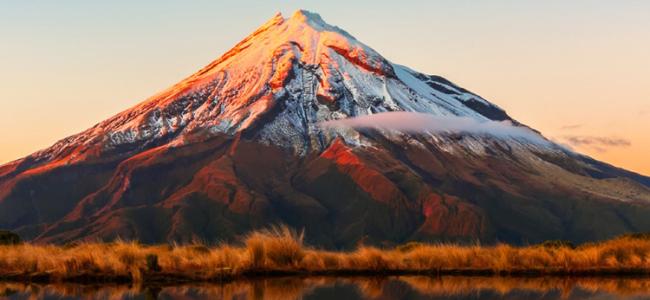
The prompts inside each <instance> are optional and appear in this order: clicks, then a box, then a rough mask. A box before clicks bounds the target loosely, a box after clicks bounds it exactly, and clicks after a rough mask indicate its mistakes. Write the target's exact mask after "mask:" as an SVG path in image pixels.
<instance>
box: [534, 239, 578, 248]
mask: <svg viewBox="0 0 650 300" xmlns="http://www.w3.org/2000/svg"><path fill="white" fill-rule="evenodd" d="M539 246H540V247H543V248H551V249H559V248H569V249H575V248H576V246H575V245H574V244H573V243H572V242H570V241H565V240H551V241H544V242H543V243H541V244H539Z"/></svg>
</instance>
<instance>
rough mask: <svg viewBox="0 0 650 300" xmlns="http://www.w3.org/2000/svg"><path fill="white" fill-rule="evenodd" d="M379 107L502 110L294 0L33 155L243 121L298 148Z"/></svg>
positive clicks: (154, 140)
mask: <svg viewBox="0 0 650 300" xmlns="http://www.w3.org/2000/svg"><path fill="white" fill-rule="evenodd" d="M387 111H411V112H419V113H425V114H432V115H436V116H462V117H470V118H476V119H478V120H490V119H491V120H498V121H501V120H506V119H508V120H509V117H508V116H507V115H506V114H505V113H504V112H503V111H502V110H501V109H499V108H498V107H496V106H494V105H492V104H490V103H489V102H487V101H486V100H484V99H482V98H481V97H479V96H477V95H475V94H473V93H471V92H468V91H466V90H464V89H462V88H460V87H457V86H455V85H454V84H452V83H451V82H449V81H447V80H445V79H444V78H441V77H438V76H429V75H424V74H421V73H418V72H415V71H413V70H411V69H408V68H406V67H403V66H399V65H395V64H392V63H390V62H389V61H388V60H386V59H385V58H384V57H382V56H381V55H380V54H379V53H377V52H376V51H374V50H373V49H372V48H370V47H368V46H367V45H365V44H363V43H361V42H359V41H358V40H357V39H355V38H354V37H353V36H352V35H350V34H349V33H347V32H346V31H344V30H342V29H340V28H338V27H336V26H332V25H329V24H327V23H326V22H325V21H324V20H323V19H322V18H321V17H320V16H319V15H318V14H316V13H311V12H308V11H304V10H298V11H296V12H295V13H294V14H293V15H292V16H291V17H290V18H287V19H285V18H284V17H283V16H282V15H281V14H276V15H275V16H274V17H272V18H271V19H270V20H269V21H267V22H266V23H265V24H263V25H262V26H261V27H259V28H258V29H257V30H255V31H254V32H253V33H252V34H251V35H249V36H248V37H246V38H245V39H244V40H242V41H241V42H240V43H238V44H237V45H235V46H234V47H233V48H232V49H231V50H229V51H228V52H226V53H225V54H223V55H222V56H221V57H220V58H218V59H217V60H215V61H214V62H212V63H210V64H209V65H207V66H206V67H204V68H203V69H201V70H200V71H198V72H197V73H195V74H193V75H192V76H190V77H188V78H187V79H185V80H183V81H181V82H180V83H178V84H176V85H174V86H172V87H171V88H169V89H168V90H166V91H164V92H162V93H159V94H157V95H156V96H154V97H151V98H150V99H148V100H146V101H145V102H143V103H141V104H139V105H137V106H135V107H133V108H131V109H128V110H126V111H124V112H122V113H120V114H118V115H116V116H114V117H112V118H110V119H108V120H106V121H104V122H102V123H100V124H98V125H96V126H95V127H93V128H91V129H89V130H87V131H85V132H83V133H80V134H78V135H75V136H72V137H69V138H67V139H65V140H62V141H60V142H59V143H57V144H56V145H55V146H53V147H51V148H49V149H46V150H44V151H42V152H40V153H38V154H37V156H40V157H41V159H47V160H51V159H54V158H59V159H63V158H65V159H68V160H71V159H83V157H84V156H86V155H88V153H97V152H98V151H100V152H101V151H105V150H110V149H115V148H117V147H121V148H125V147H124V146H125V145H127V146H128V145H131V146H129V147H137V148H146V147H147V145H150V144H160V143H161V141H164V142H165V143H170V144H174V143H184V142H185V140H186V137H187V136H188V134H190V133H194V132H197V131H202V132H207V133H210V134H230V135H233V134H236V133H238V132H243V131H247V132H250V135H251V136H254V137H255V138H256V139H259V140H261V141H263V142H268V143H273V144H276V145H282V146H286V147H288V148H291V149H294V150H295V151H296V152H298V153H306V152H309V151H312V150H320V149H323V147H325V146H326V145H327V144H328V143H329V142H330V141H331V140H332V139H334V138H336V137H339V136H340V137H343V138H344V140H346V142H348V143H352V144H355V143H356V144H364V143H366V142H367V141H364V139H363V137H362V136H361V135H360V134H359V133H358V132H356V131H354V130H347V131H344V130H329V131H327V132H324V131H323V130H322V129H321V128H320V127H319V126H317V124H318V123H320V122H323V121H328V120H333V119H342V118H347V117H355V116H362V115H368V114H374V113H380V112H387ZM129 147H126V148H129ZM80 149H81V150H80ZM88 149H94V150H96V151H88Z"/></svg>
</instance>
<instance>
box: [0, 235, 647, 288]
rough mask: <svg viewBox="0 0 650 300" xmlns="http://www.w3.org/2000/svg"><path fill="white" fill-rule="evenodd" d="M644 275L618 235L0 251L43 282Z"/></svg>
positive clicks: (5, 269) (21, 272)
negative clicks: (511, 241)
mask: <svg viewBox="0 0 650 300" xmlns="http://www.w3.org/2000/svg"><path fill="white" fill-rule="evenodd" d="M292 273H298V274H321V275H322V274H334V275H336V274H474V273H476V274H539V275H548V274H556V275H562V274H566V275H571V274H594V275H595V274H622V273H628V274H650V240H649V239H645V238H635V237H621V238H617V239H613V240H610V241H605V242H600V243H592V244H586V245H582V246H579V247H577V248H572V247H568V246H557V247H556V246H526V247H515V246H510V245H505V244H499V245H495V246H478V245H474V246H460V245H453V244H410V245H409V246H408V247H397V248H391V249H380V248H376V247H370V246H360V247H359V248H357V249H356V250H354V251H350V252H335V251H324V250H319V249H314V248H311V247H307V246H305V245H304V244H303V234H302V233H296V232H294V231H292V230H290V229H288V228H286V227H279V228H274V229H271V230H265V231H258V232H253V233H251V234H249V235H248V236H247V237H246V238H245V239H244V241H243V243H242V245H228V244H224V245H221V246H217V247H207V246H205V245H201V244H192V245H162V246H145V245H141V244H138V243H135V242H123V241H117V242H112V243H81V244H76V245H71V246H54V245H34V244H29V243H25V244H20V245H13V246H0V278H5V279H12V278H13V279H34V278H36V279H39V278H40V279H43V280H44V281H45V280H47V281H74V280H101V281H130V282H142V281H147V280H224V279H232V278H235V277H241V276H248V275H260V274H292Z"/></svg>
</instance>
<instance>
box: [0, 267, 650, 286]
mask: <svg viewBox="0 0 650 300" xmlns="http://www.w3.org/2000/svg"><path fill="white" fill-rule="evenodd" d="M140 276H141V277H140V279H139V280H137V281H136V280H134V279H133V277H132V276H126V275H110V274H76V275H74V276H70V277H65V278H55V277H54V276H52V274H48V273H32V274H25V273H23V274H0V282H16V283H40V284H66V283H73V284H136V283H137V284H145V285H150V284H151V285H177V284H194V283H196V284H199V283H230V282H234V281H249V280H260V279H273V278H310V277H319V278H320V277H332V278H355V277H366V278H373V277H376V278H382V277H400V276H424V277H431V278H436V277H467V278H472V277H476V278H484V277H488V278H602V279H607V278H616V279H621V278H635V279H650V269H648V268H637V269H591V270H575V271H569V270H559V269H558V270H540V269H537V270H509V271H505V270H504V271H494V270H489V269H443V270H325V271H305V270H262V271H249V272H245V273H242V274H237V275H223V276H213V277H201V276H188V275H184V274H178V273H166V272H157V273H143V274H141V275H140Z"/></svg>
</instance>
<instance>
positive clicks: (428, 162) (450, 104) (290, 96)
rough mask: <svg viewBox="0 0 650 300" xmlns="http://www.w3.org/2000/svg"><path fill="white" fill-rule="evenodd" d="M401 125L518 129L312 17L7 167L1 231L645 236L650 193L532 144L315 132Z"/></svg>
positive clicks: (266, 31)
mask: <svg viewBox="0 0 650 300" xmlns="http://www.w3.org/2000/svg"><path fill="white" fill-rule="evenodd" d="M390 111H407V112H418V113H425V114H430V115H433V116H442V117H463V118H466V119H470V120H476V121H477V122H486V121H511V122H512V123H513V124H516V125H514V126H523V125H519V123H517V122H516V121H514V120H512V119H511V118H510V117H509V116H508V115H507V114H506V113H505V112H504V111H503V110H501V109H500V108H498V107H497V106H495V105H493V104H491V103H490V102H488V101H486V100H485V99H483V98H481V97H480V96H478V95H476V94H473V93H471V92H469V91H467V90H465V89H463V88H460V87H458V86H456V85H454V84H453V83H451V82H449V81H447V80H445V79H444V78H441V77H438V76H430V75H424V74H421V73H418V72H416V71H413V70H411V69H409V68H407V67H404V66H400V65H396V64H393V63H391V62H389V61H387V60H386V59H384V58H383V57H382V56H381V55H379V54H378V53H377V52H375V51H374V50H372V49H371V48H370V47H368V46H366V45H364V44H363V43H361V42H359V41H358V40H356V39H355V38H354V37H352V36H351V35H350V34H348V33H347V32H345V31H343V30H342V29H340V28H337V27H335V26H331V25H329V24H327V23H325V22H324V21H323V20H322V19H321V18H320V16H318V15H316V14H313V13H309V12H305V11H298V12H296V13H295V14H294V15H293V16H291V17H290V18H286V19H285V18H283V17H282V16H281V15H277V16H275V17H273V18H272V19H271V20H269V21H268V22H267V23H266V24H264V25H263V26H262V27H260V28H259V29H258V30H256V31H255V32H254V33H253V34H251V35H250V36H249V37H247V38H246V39H244V40H243V41H242V42H240V43H239V44H237V45H236V46H235V47H234V48H233V49H232V50H230V51H228V52H227V53H226V54H224V55H223V56H222V57H220V58H219V59H217V60H216V61H214V62H212V63H211V64H209V65H208V66H206V67H205V68H203V69H202V70H200V71H199V72H197V73H196V74H194V75H192V76H190V77H188V78H187V79H185V80H183V81H181V82H180V83H178V84H176V85H174V86H173V87H171V88H169V89H168V90H166V91H163V92H161V93H159V94H158V95H155V96H153V97H151V98H150V99H147V100H146V101H144V102H142V103H141V104H139V105H137V106H135V107H133V108H131V109H128V110H126V111H124V112H122V113H120V114H118V115H116V116H114V117H112V118H110V119H108V120H106V121H103V122H101V123H99V124H97V125H96V126H94V127H92V128H90V129H88V130H86V131H84V132H81V133H79V134H77V135H74V136H71V137H68V138H66V139H64V140H61V141H59V142H58V143H56V144H55V145H53V146H52V147H50V148H47V149H45V150H42V151H40V152H37V153H34V154H33V155H30V156H28V157H26V158H24V159H21V160H18V161H16V162H13V163H10V164H7V165H5V166H1V167H0V227H2V228H8V229H11V230H16V231H18V232H20V233H21V234H22V235H23V236H24V237H25V238H28V239H33V240H36V241H42V242H59V243H63V242H68V241H73V240H82V239H113V238H116V237H121V238H125V239H139V240H141V241H143V242H164V241H172V240H173V241H182V242H187V241H191V240H196V239H200V240H204V241H209V242H213V241H220V240H227V239H235V238H236V237H237V236H239V235H241V234H244V233H246V232H248V231H249V230H251V229H255V228H260V227H264V226H268V225H270V224H276V223H285V224H289V225H291V226H293V227H297V228H305V229H306V230H307V236H308V237H309V238H310V239H312V241H311V242H313V243H317V244H321V245H325V246H331V247H342V246H353V245H354V244H355V243H357V242H359V241H360V240H363V241H365V242H368V243H397V242H404V241H407V240H414V239H417V240H447V239H451V240H476V239H480V240H484V241H486V242H489V241H496V240H501V241H513V242H523V241H526V242H534V241H538V240H543V239H571V240H575V241H583V240H591V239H599V238H607V237H610V236H611V235H614V234H618V233H622V232H627V231H645V230H649V229H650V221H649V220H650V218H648V217H649V216H650V208H649V207H648V205H647V203H648V201H650V190H649V189H648V186H649V185H650V179H648V178H646V177H642V176H640V175H637V174H633V173H630V172H627V171H624V170H621V169H616V168H614V167H611V166H608V165H605V164H602V163H600V162H597V161H594V160H591V159H589V158H587V157H584V156H581V155H578V154H575V153H572V152H569V151H566V150H564V149H562V148H561V147H559V146H557V145H555V144H553V143H552V142H549V141H547V140H545V139H544V138H543V137H542V136H541V135H538V134H537V133H535V132H532V131H531V135H534V136H535V139H536V141H531V140H530V139H525V138H518V137H512V136H491V135H486V134H466V133H463V134H461V133H452V132H447V133H432V132H427V133H421V134H406V133H399V132H396V131H389V130H355V129H351V128H342V127H335V128H326V129H323V128H321V127H320V126H319V123H321V122H324V121H330V120H337V119H343V118H348V117H356V116H363V115H371V114H377V113H382V112H390ZM594 220H599V222H595V221H594Z"/></svg>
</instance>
